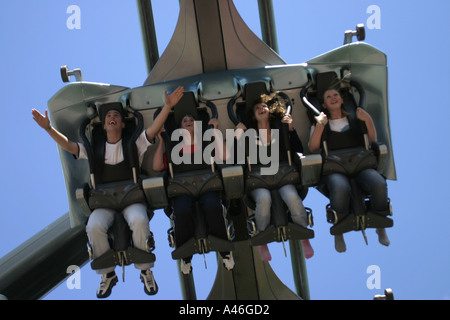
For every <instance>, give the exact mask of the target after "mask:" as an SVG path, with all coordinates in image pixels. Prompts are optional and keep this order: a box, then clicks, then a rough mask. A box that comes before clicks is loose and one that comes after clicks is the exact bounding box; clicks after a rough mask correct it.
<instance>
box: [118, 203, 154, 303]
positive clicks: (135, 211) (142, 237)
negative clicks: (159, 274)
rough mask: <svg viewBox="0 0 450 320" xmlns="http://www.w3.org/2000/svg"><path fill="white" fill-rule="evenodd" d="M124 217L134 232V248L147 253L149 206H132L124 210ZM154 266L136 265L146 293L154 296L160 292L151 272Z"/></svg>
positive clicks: (141, 204)
mask: <svg viewBox="0 0 450 320" xmlns="http://www.w3.org/2000/svg"><path fill="white" fill-rule="evenodd" d="M123 216H124V218H125V220H126V221H127V223H128V226H129V227H130V230H131V232H132V238H133V243H134V246H135V247H136V248H137V249H140V250H143V251H146V250H147V239H148V238H149V237H150V227H149V219H148V215H147V206H146V205H145V204H143V203H135V204H132V205H130V206H128V207H126V208H125V209H124V210H123ZM153 266H154V263H153V262H150V263H136V264H135V267H136V268H137V269H139V270H141V273H140V275H139V277H140V279H141V281H142V283H144V291H145V293H146V294H148V295H154V294H156V293H157V292H158V284H157V283H156V281H155V278H154V276H153V272H152V271H151V270H150V268H152V267H153Z"/></svg>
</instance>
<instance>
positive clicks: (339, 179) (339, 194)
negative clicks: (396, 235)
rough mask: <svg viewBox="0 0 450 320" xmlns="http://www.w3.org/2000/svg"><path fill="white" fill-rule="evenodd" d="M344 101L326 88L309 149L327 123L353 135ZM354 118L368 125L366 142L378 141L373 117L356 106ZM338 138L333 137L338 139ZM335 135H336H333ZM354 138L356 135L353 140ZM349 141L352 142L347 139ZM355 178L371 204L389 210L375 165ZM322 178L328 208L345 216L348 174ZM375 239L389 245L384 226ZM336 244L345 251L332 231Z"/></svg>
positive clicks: (341, 240)
mask: <svg viewBox="0 0 450 320" xmlns="http://www.w3.org/2000/svg"><path fill="white" fill-rule="evenodd" d="M343 103H344V100H343V98H342V97H341V95H340V93H339V91H338V90H336V89H329V90H326V91H325V92H324V95H323V104H322V106H323V108H324V111H325V112H321V113H320V115H319V116H316V117H315V119H316V121H317V124H316V125H315V126H313V128H312V134H311V138H310V141H309V151H310V152H311V153H316V152H318V151H319V150H320V149H321V147H322V145H321V143H322V135H323V133H324V131H325V130H326V126H327V124H328V125H329V130H330V131H331V132H338V133H344V134H343V135H341V136H342V137H344V136H345V137H347V139H352V138H355V137H349V135H348V134H345V133H349V132H350V131H351V130H353V131H355V132H358V130H357V129H355V128H352V125H351V122H350V121H349V118H348V115H349V114H348V113H347V112H346V111H345V110H343V109H342V105H343ZM356 118H357V119H359V120H361V121H363V122H364V123H365V125H366V127H367V135H368V139H369V144H371V143H372V142H375V141H377V132H376V129H375V125H374V123H373V120H372V117H371V116H370V115H369V114H368V113H367V112H366V111H365V110H364V109H362V108H357V109H356ZM337 136H338V138H337V139H336V138H335V139H334V141H336V140H339V139H340V138H339V135H337ZM335 137H336V135H335ZM356 140H357V139H355V141H356ZM346 143H347V142H346V141H344V142H342V141H337V144H340V145H345V144H346ZM349 143H350V144H351V143H353V142H349ZM356 181H357V183H358V185H359V187H360V188H361V189H362V190H364V191H365V192H366V193H368V194H370V195H371V196H372V208H373V209H374V210H376V211H379V212H385V211H387V210H388V200H387V184H386V181H385V179H384V178H383V177H382V176H381V175H380V174H379V173H378V172H377V171H376V170H375V169H365V170H363V171H361V172H359V173H358V174H357V175H356ZM324 182H325V184H326V186H327V188H328V190H329V192H330V204H331V208H332V209H333V210H335V211H336V213H337V214H338V217H339V216H341V217H345V216H346V215H347V214H348V213H349V206H350V190H351V188H350V183H349V179H348V177H347V176H345V175H343V174H341V173H332V174H329V175H327V176H325V177H324ZM376 232H377V234H378V240H379V242H380V243H381V244H383V245H385V246H388V245H389V243H390V242H389V238H388V236H387V234H386V231H385V229H384V228H377V230H376ZM335 248H336V251H338V252H345V251H346V245H345V241H344V236H343V235H342V234H341V235H335Z"/></svg>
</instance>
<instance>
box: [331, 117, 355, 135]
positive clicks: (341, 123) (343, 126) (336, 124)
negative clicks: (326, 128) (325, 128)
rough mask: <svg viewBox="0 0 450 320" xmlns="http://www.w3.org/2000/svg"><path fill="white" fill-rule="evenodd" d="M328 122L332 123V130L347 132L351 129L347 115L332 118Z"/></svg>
mask: <svg viewBox="0 0 450 320" xmlns="http://www.w3.org/2000/svg"><path fill="white" fill-rule="evenodd" d="M328 122H329V123H330V129H331V131H335V132H345V131H347V130H349V129H350V124H349V123H348V119H347V117H344V118H340V119H334V120H331V119H330V120H328Z"/></svg>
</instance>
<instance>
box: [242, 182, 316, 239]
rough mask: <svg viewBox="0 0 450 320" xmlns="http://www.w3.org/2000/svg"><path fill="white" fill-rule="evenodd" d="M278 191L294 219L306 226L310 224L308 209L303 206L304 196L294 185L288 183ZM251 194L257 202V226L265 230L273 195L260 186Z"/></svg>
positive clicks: (267, 224) (268, 222)
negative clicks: (300, 194)
mask: <svg viewBox="0 0 450 320" xmlns="http://www.w3.org/2000/svg"><path fill="white" fill-rule="evenodd" d="M278 192H279V194H280V196H281V198H282V199H283V201H284V203H286V205H287V206H288V208H289V211H290V213H291V218H292V221H294V223H296V224H298V225H301V226H302V227H305V228H306V227H307V225H308V223H307V218H306V210H305V207H304V206H303V202H302V198H300V196H299V195H298V193H297V189H295V187H294V185H292V184H287V185H285V186H283V187H281V188H280V189H278ZM251 194H252V197H253V199H254V200H255V203H256V209H255V221H256V227H257V229H258V231H264V230H265V229H266V228H267V227H268V226H269V224H270V218H271V216H270V207H271V206H272V197H271V195H270V191H269V190H267V189H264V188H258V189H255V190H252V192H251Z"/></svg>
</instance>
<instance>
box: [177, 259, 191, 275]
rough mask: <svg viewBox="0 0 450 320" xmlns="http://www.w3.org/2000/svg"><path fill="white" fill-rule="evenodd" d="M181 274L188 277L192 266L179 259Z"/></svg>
mask: <svg viewBox="0 0 450 320" xmlns="http://www.w3.org/2000/svg"><path fill="white" fill-rule="evenodd" d="M180 269H181V272H182V273H183V274H185V275H188V274H190V273H191V272H192V264H191V262H185V261H184V259H181V266H180Z"/></svg>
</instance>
